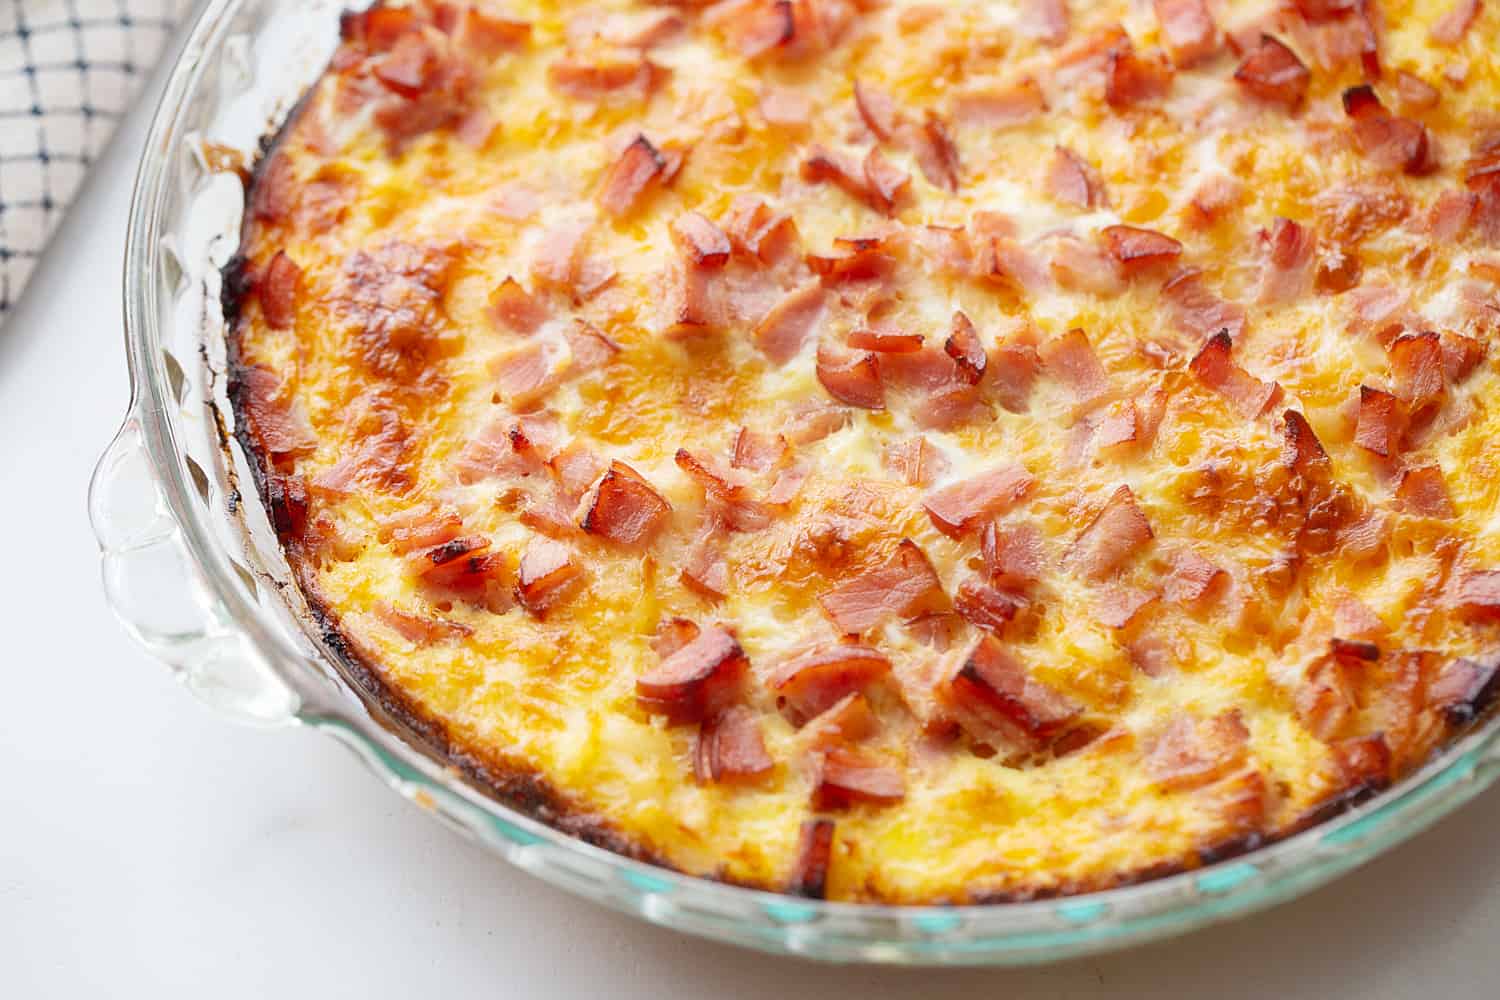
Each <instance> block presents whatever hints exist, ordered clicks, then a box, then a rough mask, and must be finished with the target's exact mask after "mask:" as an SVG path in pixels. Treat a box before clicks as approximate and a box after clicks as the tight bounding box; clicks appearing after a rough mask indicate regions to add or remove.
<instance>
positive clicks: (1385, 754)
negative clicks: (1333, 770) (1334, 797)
mask: <svg viewBox="0 0 1500 1000" xmlns="http://www.w3.org/2000/svg"><path fill="white" fill-rule="evenodd" d="M1332 749H1333V759H1334V764H1335V765H1336V766H1337V767H1338V769H1339V774H1340V775H1341V776H1342V777H1343V778H1344V780H1345V781H1346V782H1347V783H1348V785H1349V786H1350V787H1351V788H1353V789H1359V790H1365V789H1370V788H1384V787H1385V786H1386V785H1387V784H1389V783H1390V780H1391V750H1390V747H1389V746H1388V745H1387V744H1386V742H1385V737H1384V736H1383V735H1381V734H1379V733H1376V734H1375V735H1374V736H1358V737H1354V738H1352V739H1347V740H1340V741H1339V742H1338V743H1335V744H1334V745H1333V747H1332Z"/></svg>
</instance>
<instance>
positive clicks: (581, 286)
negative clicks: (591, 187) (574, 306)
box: [531, 219, 614, 298]
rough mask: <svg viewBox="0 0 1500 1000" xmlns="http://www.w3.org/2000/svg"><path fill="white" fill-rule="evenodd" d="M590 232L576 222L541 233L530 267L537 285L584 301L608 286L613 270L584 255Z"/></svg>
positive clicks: (586, 223) (583, 222)
mask: <svg viewBox="0 0 1500 1000" xmlns="http://www.w3.org/2000/svg"><path fill="white" fill-rule="evenodd" d="M592 228H593V224H592V223H591V222H589V221H587V220H582V219H575V220H572V221H569V222H562V223H559V224H558V225H556V226H554V227H552V228H551V229H548V230H547V231H546V232H544V233H543V234H542V238H541V240H540V242H539V243H538V244H537V248H536V257H535V258H534V259H533V260H532V263H531V274H532V277H533V278H535V279H536V280H537V282H538V283H540V284H543V285H548V286H551V287H554V288H557V289H560V290H562V291H565V292H569V293H573V294H577V295H581V296H583V297H585V298H587V297H588V296H590V295H592V294H593V293H594V292H596V291H598V290H599V289H600V288H603V287H604V286H605V285H607V284H608V283H609V282H610V280H611V279H612V278H613V277H614V269H613V268H611V267H610V266H609V265H608V264H605V263H603V262H600V261H595V260H592V259H591V258H589V257H588V256H587V254H586V253H585V250H586V244H587V242H588V236H589V231H590V230H591V229H592Z"/></svg>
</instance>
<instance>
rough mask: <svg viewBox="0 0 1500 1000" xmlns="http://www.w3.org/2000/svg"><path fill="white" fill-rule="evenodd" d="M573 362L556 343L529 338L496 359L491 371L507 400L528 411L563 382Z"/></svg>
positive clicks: (512, 404) (514, 405)
mask: <svg viewBox="0 0 1500 1000" xmlns="http://www.w3.org/2000/svg"><path fill="white" fill-rule="evenodd" d="M569 363H570V362H569V359H568V358H567V357H566V356H564V355H563V354H562V353H561V352H560V349H558V348H557V347H555V346H554V345H552V344H548V343H545V342H543V341H540V340H529V341H526V342H525V343H524V344H522V345H521V346H520V347H518V348H516V349H515V350H513V351H508V352H506V353H505V354H502V355H500V356H499V357H498V358H496V359H495V360H494V361H493V362H491V364H490V371H491V372H493V373H494V376H495V386H496V388H498V389H499V391H500V394H501V396H502V397H503V398H504V399H505V401H506V402H507V403H508V404H510V405H511V406H512V407H514V408H516V409H522V410H524V409H526V408H527V407H529V406H532V405H533V404H535V403H537V402H538V401H539V400H541V399H542V398H543V397H544V396H546V395H547V394H548V393H549V392H551V391H552V390H553V389H555V388H556V387H557V386H558V385H560V384H561V383H562V381H563V378H564V377H565V375H566V373H567V368H568V365H569Z"/></svg>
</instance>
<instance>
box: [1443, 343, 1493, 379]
mask: <svg viewBox="0 0 1500 1000" xmlns="http://www.w3.org/2000/svg"><path fill="white" fill-rule="evenodd" d="M1488 353H1489V345H1488V344H1485V343H1483V342H1481V341H1478V340H1475V339H1474V338H1473V337H1465V336H1464V335H1463V334H1461V333H1450V334H1445V335H1444V337H1443V374H1444V375H1445V376H1446V377H1447V379H1448V381H1449V382H1450V383H1451V384H1453V385H1458V384H1459V383H1461V382H1462V381H1463V380H1464V379H1466V378H1468V377H1469V376H1470V375H1472V374H1473V373H1474V369H1476V368H1478V367H1479V365H1480V363H1481V362H1482V361H1484V359H1485V356H1486V355H1487V354H1488Z"/></svg>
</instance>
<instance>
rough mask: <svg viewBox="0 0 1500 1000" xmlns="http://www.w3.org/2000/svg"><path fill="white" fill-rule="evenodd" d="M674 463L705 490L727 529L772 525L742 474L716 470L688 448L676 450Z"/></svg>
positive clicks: (766, 511)
mask: <svg viewBox="0 0 1500 1000" xmlns="http://www.w3.org/2000/svg"><path fill="white" fill-rule="evenodd" d="M675 461H676V462H677V466H678V468H680V469H682V471H684V472H686V473H687V474H688V475H689V476H691V477H692V478H693V479H694V480H695V481H696V482H697V483H698V485H699V486H701V487H703V493H704V496H705V497H706V498H707V499H708V501H709V504H710V506H711V508H712V509H713V510H714V511H715V514H716V516H717V517H718V518H719V519H720V520H721V521H723V522H724V523H725V524H726V525H727V526H728V527H730V528H732V529H733V530H735V531H759V530H760V529H761V528H764V527H765V526H766V525H767V524H769V523H770V521H771V514H770V511H768V510H767V509H766V506H765V504H763V503H761V502H759V501H758V500H756V499H755V498H753V497H752V496H751V495H750V489H749V486H748V485H747V484H746V483H745V482H743V481H742V479H741V477H740V474H739V473H736V472H734V471H732V470H726V469H722V468H715V467H714V466H713V465H712V464H710V463H709V462H708V461H706V460H704V459H701V458H699V457H698V456H696V455H694V454H693V453H692V452H690V451H688V450H687V449H686V448H679V449H677V455H676V458H675ZM720 593H722V591H721V592H720Z"/></svg>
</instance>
